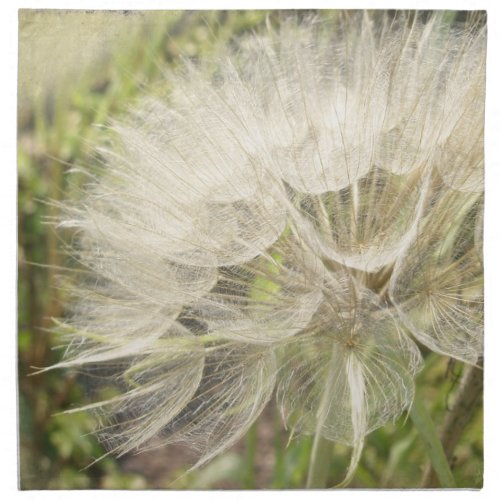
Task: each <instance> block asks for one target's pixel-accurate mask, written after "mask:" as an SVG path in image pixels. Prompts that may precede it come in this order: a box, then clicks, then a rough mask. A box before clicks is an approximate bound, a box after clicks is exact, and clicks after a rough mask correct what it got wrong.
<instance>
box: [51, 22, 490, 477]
mask: <svg viewBox="0 0 500 500" xmlns="http://www.w3.org/2000/svg"><path fill="white" fill-rule="evenodd" d="M334 24H335V26H334V28H335V29H332V24H330V23H328V22H318V21H315V20H314V19H307V20H306V21H304V22H302V23H298V22H295V21H289V22H285V23H283V25H282V26H281V27H280V29H279V31H278V32H274V31H272V30H270V31H269V32H268V33H267V34H266V35H261V36H260V35H259V36H257V35H255V36H251V37H247V38H245V39H243V40H241V41H240V43H239V46H238V49H237V50H235V51H233V52H232V53H227V54H224V55H222V56H221V57H220V58H219V59H218V61H217V63H216V64H215V66H214V65H207V66H206V67H205V66H204V65H203V64H200V65H198V66H196V65H194V64H192V63H191V64H189V63H186V65H185V67H184V70H183V71H180V72H178V73H177V74H175V75H169V79H170V83H171V85H172V87H173V91H172V93H171V95H170V96H169V98H168V99H165V100H161V99H153V98H149V99H147V100H145V101H144V102H143V103H142V104H141V105H139V106H138V107H137V108H135V109H134V110H133V112H132V113H131V115H130V117H129V118H128V120H125V121H123V122H121V123H117V124H114V126H113V130H114V134H115V138H114V141H113V143H112V144H111V146H109V147H107V148H102V149H101V154H103V155H104V157H105V159H106V160H105V164H104V167H103V168H102V172H100V174H99V176H98V177H96V179H95V182H93V183H92V184H91V185H90V186H88V188H87V190H86V192H85V196H84V198H83V201H82V202H80V203H78V204H68V205H67V206H66V207H65V214H66V215H65V217H64V220H63V221H62V222H61V225H62V226H65V227H72V228H74V229H75V230H76V231H77V237H78V238H77V241H78V247H76V248H75V250H74V255H75V256H76V257H77V258H78V259H79V260H80V261H81V262H82V263H83V265H84V266H85V267H86V268H87V270H88V278H86V279H84V280H81V281H80V282H79V284H78V285H77V286H76V288H75V290H74V294H75V302H74V305H73V309H72V314H71V315H70V316H69V317H68V319H67V321H66V328H67V329H68V331H69V334H70V343H69V347H68V349H67V356H66V358H65V359H64V360H63V361H62V362H61V363H59V365H58V366H60V367H80V366H89V367H91V368H93V369H97V368H98V369H99V370H101V372H100V373H102V374H103V375H108V376H109V378H110V379H111V380H112V382H113V385H114V386H115V387H116V389H117V395H116V396H115V397H112V398H111V399H108V400H105V401H102V402H98V403H96V404H94V405H91V408H93V409H95V410H99V411H101V412H103V414H104V415H106V416H107V418H108V420H107V421H106V422H107V424H104V426H103V428H102V431H101V436H102V437H103V439H104V441H105V442H106V443H107V445H108V446H109V447H110V448H111V449H113V450H115V451H117V452H118V453H125V452H128V451H130V450H135V449H138V448H141V447H144V446H147V445H148V444H149V443H150V442H151V440H152V438H154V437H157V436H162V437H163V440H164V442H165V443H172V442H178V441H185V442H187V443H188V444H189V445H191V446H192V447H194V448H196V449H198V450H199V451H200V459H199V462H198V464H203V463H205V462H206V461H207V460H209V459H211V458H212V457H213V456H215V455H216V454H218V453H220V452H222V451H223V450H225V449H227V448H228V447H229V446H230V445H232V444H233V443H235V442H236V441H237V440H238V439H239V438H240V437H241V436H242V435H243V434H244V433H245V432H246V431H247V429H248V428H249V426H250V425H251V424H252V423H253V422H254V421H255V419H256V418H257V417H258V415H259V414H260V412H261V411H262V409H263V408H264V406H265V405H266V404H267V403H268V401H269V399H270V398H271V396H272V395H273V392H276V396H277V402H278V405H279V407H280V408H281V412H282V415H283V419H284V421H285V422H286V423H287V425H288V426H289V427H290V428H292V429H293V430H294V431H296V432H301V433H306V434H313V433H314V434H318V433H319V434H320V435H322V436H323V437H325V438H327V439H330V440H334V441H340V442H342V443H345V444H348V445H352V446H353V447H354V451H353V458H352V463H351V467H350V469H349V472H348V477H350V476H351V475H352V473H353V472H354V467H355V465H356V463H357V461H358V460H359V456H360V453H361V449H362V444H363V440H364V437H365V435H366V434H367V433H369V432H370V431H372V430H373V429H376V428H378V427H380V426H382V425H384V424H385V423H386V422H387V421H389V420H394V419H396V418H397V417H398V416H399V415H400V414H401V413H402V412H403V411H404V410H405V409H408V407H409V406H410V405H411V402H412V398H413V394H414V376H415V374H416V372H417V371H418V370H419V368H420V366H421V355H420V351H419V349H418V347H417V344H416V343H415V340H418V341H419V342H420V343H421V344H423V345H425V346H427V347H428V348H430V349H432V350H434V351H436V352H439V353H442V354H445V355H447V356H452V357H455V358H457V359H460V360H463V361H465V362H468V363H476V362H477V360H478V358H479V357H480V356H481V355H482V300H483V299H482V297H483V289H482V276H483V271H482V257H481V249H480V244H481V233H480V231H481V227H482V203H483V183H482V180H483V149H482V148H483V145H482V142H483V114H484V79H485V75H484V73H485V29H484V27H482V26H481V24H480V23H478V22H472V21H470V22H467V23H455V24H450V23H449V22H447V21H446V20H445V18H444V17H443V15H442V14H439V13H434V14H432V15H430V16H428V17H427V18H426V19H421V17H419V16H418V15H416V14H411V15H410V14H400V15H396V16H395V17H391V16H389V15H388V14H378V15H368V14H366V13H356V14H354V15H352V16H340V17H339V20H338V21H336V22H335V23H334ZM214 67H215V70H214ZM109 418H111V420H109Z"/></svg>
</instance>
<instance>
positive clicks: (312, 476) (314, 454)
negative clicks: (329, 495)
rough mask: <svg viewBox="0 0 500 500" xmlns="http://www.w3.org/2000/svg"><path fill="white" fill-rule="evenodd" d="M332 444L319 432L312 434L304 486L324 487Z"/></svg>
mask: <svg viewBox="0 0 500 500" xmlns="http://www.w3.org/2000/svg"><path fill="white" fill-rule="evenodd" d="M332 445H333V443H332V442H331V441H328V440H327V439H325V438H324V437H323V436H321V434H320V433H319V432H317V433H316V434H315V435H314V441H313V446H312V450H311V459H310V462H309V471H308V474H307V483H306V488H325V486H326V481H327V479H328V471H329V469H330V460H331V456H332V453H331V451H332Z"/></svg>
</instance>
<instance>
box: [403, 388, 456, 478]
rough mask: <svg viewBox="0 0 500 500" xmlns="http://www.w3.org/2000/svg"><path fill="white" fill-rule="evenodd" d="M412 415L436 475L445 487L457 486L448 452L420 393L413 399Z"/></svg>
mask: <svg viewBox="0 0 500 500" xmlns="http://www.w3.org/2000/svg"><path fill="white" fill-rule="evenodd" d="M410 417H411V419H412V421H413V425H414V426H415V428H416V429H417V431H418V433H419V435H420V438H421V439H422V442H423V444H424V446H425V448H426V451H427V454H428V456H429V459H430V461H431V464H432V467H433V469H434V471H435V473H436V476H437V478H438V480H439V483H440V484H441V487H443V488H456V484H455V478H454V477H453V474H452V473H451V469H450V466H449V464H448V460H447V458H446V454H445V452H444V450H443V445H442V444H441V441H440V439H439V435H438V433H437V430H436V427H435V425H434V422H433V421H432V419H431V416H430V414H429V412H428V411H427V408H426V407H425V405H424V403H423V402H422V401H421V400H420V399H419V397H418V395H417V396H416V397H415V400H414V401H413V405H412V407H411V410H410Z"/></svg>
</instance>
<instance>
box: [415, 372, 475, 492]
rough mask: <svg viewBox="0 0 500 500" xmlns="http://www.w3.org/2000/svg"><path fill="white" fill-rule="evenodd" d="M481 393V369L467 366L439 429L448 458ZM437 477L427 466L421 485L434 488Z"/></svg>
mask: <svg viewBox="0 0 500 500" xmlns="http://www.w3.org/2000/svg"><path fill="white" fill-rule="evenodd" d="M482 395H483V370H482V367H481V366H480V367H479V368H478V367H475V366H468V367H466V368H465V373H464V375H463V376H462V380H461V383H460V388H459V389H458V391H457V394H456V395H455V397H454V400H453V404H452V407H451V409H450V411H449V412H448V414H447V416H446V420H445V421H444V424H443V428H442V429H441V442H442V444H443V450H444V452H445V454H446V457H447V459H448V460H451V459H452V457H453V451H454V450H455V446H456V444H457V442H458V440H459V439H460V437H461V435H462V432H463V429H464V427H465V426H466V425H467V424H468V423H469V421H470V420H471V418H472V416H473V415H474V412H475V410H476V408H477V407H478V405H479V403H480V402H481V399H482ZM437 484H438V482H437V478H436V476H435V473H434V471H433V469H432V468H431V467H430V466H429V467H427V469H426V471H425V473H424V476H423V479H422V487H424V488H435V487H436V486H437Z"/></svg>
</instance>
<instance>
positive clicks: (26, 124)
mask: <svg viewBox="0 0 500 500" xmlns="http://www.w3.org/2000/svg"><path fill="white" fill-rule="evenodd" d="M302 14H304V13H303V12H302V13H301V15H302ZM30 15H32V13H30V12H29V11H22V12H21V18H23V16H25V17H26V18H27V19H28V18H29V16H30ZM60 15H67V13H65V12H61V13H57V12H53V11H52V12H51V11H47V12H46V13H45V17H44V16H43V15H42V17H41V20H42V21H43V22H44V23H45V28H46V29H47V30H49V31H50V23H51V20H52V22H54V19H55V17H54V16H60ZM123 15H124V16H125V14H123ZM285 15H287V14H286V13H277V12H271V13H269V12H264V11H248V12H241V11H229V12H227V11H219V12H195V11H193V12H187V11H186V12H165V13H154V14H153V15H151V14H150V15H148V16H143V18H142V21H141V22H140V23H139V28H138V29H137V31H136V32H134V34H133V35H132V36H130V37H127V36H125V37H124V38H121V39H120V43H119V44H118V46H115V47H111V48H108V49H107V50H108V53H107V54H106V56H107V57H103V58H100V59H98V60H97V61H96V62H93V63H88V67H86V68H79V71H78V72H73V73H70V72H68V75H67V77H64V78H63V76H61V81H60V82H54V81H51V82H50V84H47V85H48V86H47V88H45V89H42V90H43V91H42V92H38V93H36V95H35V93H34V92H31V91H30V89H29V87H26V85H28V86H29V84H30V83H29V81H28V83H26V82H21V83H23V86H21V85H20V100H19V115H18V116H19V120H18V179H19V181H18V182H19V196H18V203H19V207H18V223H19V228H18V234H19V274H18V276H19V281H18V318H19V329H18V334H19V337H18V349H19V352H18V368H19V417H20V418H19V422H20V428H19V434H20V440H19V443H20V463H19V466H20V487H21V489H82V488H83V489H86V488H89V489H90V488H92V489H94V488H103V489H104V488H110V489H135V488H136V489H146V488H157V487H165V488H166V487H171V488H178V489H184V488H189V489H210V488H303V487H304V484H305V480H306V477H307V469H308V465H309V453H310V450H311V439H310V438H307V437H305V438H304V437H297V436H292V438H291V439H290V440H289V436H288V434H287V432H286V431H285V430H284V429H283V428H282V425H281V420H280V417H279V415H278V412H277V410H276V409H275V408H274V406H273V404H271V405H270V407H269V409H268V410H269V411H268V412H266V413H265V414H264V415H263V416H262V418H261V419H260V420H259V421H257V422H256V424H255V425H254V427H253V428H252V430H251V431H250V432H249V434H248V436H247V437H246V439H245V440H243V442H242V443H240V444H239V445H238V446H236V447H235V448H234V449H232V450H230V451H228V452H227V453H225V454H223V455H221V456H219V457H218V458H216V459H215V460H214V461H213V462H211V463H210V464H209V465H207V466H206V467H205V468H204V469H202V470H198V471H194V472H186V471H187V469H188V465H187V464H182V465H171V464H170V465H169V463H168V462H166V463H163V462H162V463H160V466H159V472H158V474H157V475H159V476H160V477H159V478H156V479H155V480H153V479H152V478H151V474H149V475H148V474H147V469H148V467H149V465H148V464H151V460H156V461H158V460H159V459H158V458H154V457H156V455H155V456H153V458H151V455H150V454H149V455H148V453H144V454H143V455H140V456H139V457H137V459H138V460H139V461H140V460H142V459H141V457H144V459H143V462H142V463H143V465H142V466H141V465H140V466H139V467H137V466H136V467H135V469H134V470H135V472H132V471H131V470H130V467H129V468H128V469H127V468H126V467H124V463H125V462H126V459H120V460H117V459H115V458H113V457H111V456H105V457H104V458H102V460H99V461H97V462H96V463H94V464H93V465H90V464H91V463H92V462H93V460H94V459H96V458H98V457H102V456H103V455H104V454H105V450H104V449H103V448H102V446H101V445H100V444H99V443H98V442H97V440H96V439H95V438H94V437H93V435H92V429H93V428H94V427H95V422H94V421H93V418H92V417H91V416H90V415H88V414H87V413H71V414H61V412H64V410H67V409H72V408H75V407H76V406H78V405H81V404H82V402H83V401H85V390H84V387H83V386H82V385H81V383H80V380H79V379H78V377H77V376H76V375H75V374H69V373H61V372H59V371H57V372H52V371H49V372H43V373H40V374H36V375H33V373H34V372H35V371H36V368H40V367H44V366H49V365H51V364H53V363H55V362H56V361H57V360H58V359H59V358H60V356H61V351H60V350H58V349H54V348H55V347H56V346H57V338H56V337H55V336H54V335H52V334H50V333H49V331H50V329H51V327H52V326H53V322H52V318H57V317H60V316H61V315H63V314H64V310H63V307H62V304H63V303H64V288H63V287H57V286H56V284H57V283H58V282H57V280H56V278H57V274H58V272H59V268H61V267H63V266H64V265H66V264H67V263H66V261H65V255H64V253H63V252H62V251H61V248H62V240H63V239H64V235H63V234H56V233H55V232H54V230H53V229H52V228H51V227H50V226H49V225H48V224H46V223H45V221H46V220H47V219H48V218H50V217H53V216H55V215H56V209H55V208H54V206H53V205H51V204H48V203H46V201H47V200H55V201H57V200H60V199H62V198H71V197H72V196H75V195H76V193H77V191H78V186H79V184H80V183H81V182H83V179H82V177H81V176H79V175H77V174H72V175H71V176H70V175H67V172H68V170H69V169H71V168H72V167H75V166H76V167H77V166H80V165H86V164H90V163H91V162H92V161H94V160H93V157H92V147H93V145H95V144H97V143H98V142H99V140H101V139H102V137H101V134H103V133H104V132H103V129H102V128H99V127H96V126H95V124H105V123H106V121H107V119H108V118H109V117H110V116H114V117H116V116H119V115H120V114H121V113H125V112H126V110H127V109H128V107H129V106H130V105H131V103H132V102H133V101H134V99H137V98H139V97H140V96H141V94H142V92H143V91H144V89H145V88H148V89H150V90H151V89H159V91H161V92H165V90H166V89H167V88H168V81H167V80H166V78H165V76H164V73H163V71H162V68H163V67H164V66H165V65H168V66H169V67H174V66H175V65H176V64H178V63H179V60H180V56H185V57H190V58H196V57H203V56H206V55H209V54H210V53H211V52H213V51H214V50H215V47H216V45H217V44H228V43H231V39H232V38H234V37H237V36H238V35H240V34H241V33H243V32H244V31H250V30H258V29H261V28H263V27H264V26H265V24H266V21H267V22H268V23H269V22H271V23H276V22H278V21H279V19H280V17H281V16H285ZM51 16H52V17H51ZM82 19H83V21H82V22H88V23H92V22H93V21H92V13H91V12H89V13H87V14H86V15H84V16H83V18H82ZM59 21H60V20H59ZM59 21H58V22H59ZM20 26H21V30H22V29H23V23H20ZM67 31H68V32H67V33H66V35H67V36H68V37H71V30H70V28H68V30H67ZM35 33H36V31H35ZM21 34H22V33H21ZM60 42H61V43H64V41H63V40H62V41H60ZM30 43H31V44H36V43H37V40H36V39H34V40H27V41H26V40H25V42H24V45H23V44H21V53H20V66H21V67H22V66H23V51H29V50H30ZM58 43H59V41H58ZM44 57H46V59H45V60H43V59H42V60H41V61H38V64H42V65H43V64H49V65H50V58H51V54H50V53H47V54H46V55H45V56H44ZM74 57H78V54H77V53H76V54H74ZM24 69H25V70H26V69H27V70H29V68H24ZM33 96H35V97H33ZM447 363H448V362H447V360H446V359H443V358H440V357H438V356H435V355H433V354H431V355H429V356H428V357H427V362H426V368H425V370H424V371H423V373H422V374H421V376H420V379H419V384H420V385H421V389H422V392H423V394H424V397H425V402H426V403H427V404H428V405H432V407H431V408H430V410H431V414H432V416H433V418H434V419H435V421H436V422H437V423H438V424H439V423H440V422H442V421H443V419H444V416H445V414H446V402H447V401H448V398H449V397H450V394H451V393H452V392H453V390H454V389H455V388H456V385H457V384H456V379H455V377H454V375H453V373H452V372H450V370H449V369H448V366H447ZM458 369H459V366H458V364H457V365H456V366H455V367H454V370H458ZM263 450H264V451H265V453H264V451H263ZM148 456H149V459H148ZM163 456H164V457H169V456H170V455H168V454H165V455H163ZM263 457H264V458H263ZM147 460H149V462H148V461H147ZM349 460H350V450H349V448H347V447H344V446H341V445H334V446H333V447H332V462H331V477H330V478H329V483H328V484H329V486H334V485H335V484H336V483H338V482H339V481H340V480H342V479H343V474H344V473H345V471H346V468H347V467H348V464H349ZM261 462H265V463H261ZM139 463H141V462H139ZM426 464H427V457H426V455H425V450H424V449H423V447H422V445H421V443H420V442H419V438H418V436H417V434H416V431H415V429H414V428H413V427H412V425H411V423H410V422H409V421H408V422H406V420H405V417H402V418H401V419H400V420H399V421H397V422H395V423H393V424H390V425H387V426H386V427H384V428H382V429H379V430H377V431H376V432H374V433H372V434H371V435H370V436H369V437H368V438H367V442H366V446H365V450H364V453H363V458H362V460H361V463H360V466H359V468H358V470H357V473H356V476H355V478H354V480H353V482H352V483H351V485H350V487H352V488H379V487H384V488H405V487H411V488H415V487H418V486H419V483H420V480H421V476H422V473H423V470H424V467H425V466H426ZM89 465H90V466H89ZM452 465H453V472H454V474H455V477H456V480H457V483H458V485H459V486H462V487H480V486H481V485H482V412H481V410H480V409H479V410H478V411H477V412H476V414H475V415H474V416H473V419H472V422H471V423H470V424H469V425H468V427H467V428H466V429H465V432H464V434H463V436H462V439H461V441H460V443H459V445H458V447H457V449H456V451H455V460H454V463H453V464H452ZM88 466H89V467H88ZM141 467H142V469H141ZM175 479H177V480H176V481H175V482H174V480H175Z"/></svg>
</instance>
